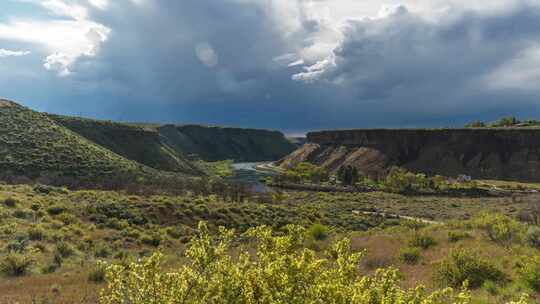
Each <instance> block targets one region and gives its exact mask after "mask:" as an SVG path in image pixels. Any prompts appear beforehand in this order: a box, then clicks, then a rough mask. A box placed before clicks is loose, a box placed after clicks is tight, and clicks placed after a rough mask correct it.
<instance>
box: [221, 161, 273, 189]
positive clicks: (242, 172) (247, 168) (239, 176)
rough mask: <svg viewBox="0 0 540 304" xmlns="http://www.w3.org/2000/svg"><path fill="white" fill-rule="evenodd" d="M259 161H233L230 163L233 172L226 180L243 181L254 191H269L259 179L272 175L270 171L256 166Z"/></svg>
mask: <svg viewBox="0 0 540 304" xmlns="http://www.w3.org/2000/svg"><path fill="white" fill-rule="evenodd" d="M260 164H261V163H235V164H233V165H232V167H233V170H234V174H233V175H232V176H230V177H228V178H227V180H228V181H231V182H237V183H244V184H247V185H249V186H251V187H252V189H253V190H255V191H256V192H269V191H271V189H270V188H268V187H267V186H266V185H265V184H264V182H262V181H261V179H263V178H265V177H269V176H272V173H269V172H266V171H261V170H258V169H257V166H258V165H260Z"/></svg>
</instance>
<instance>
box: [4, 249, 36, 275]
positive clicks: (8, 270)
mask: <svg viewBox="0 0 540 304" xmlns="http://www.w3.org/2000/svg"><path fill="white" fill-rule="evenodd" d="M33 264H34V259H32V258H31V257H30V256H28V255H26V254H21V253H9V254H7V255H6V256H4V257H3V258H2V260H1V261H0V273H2V274H4V275H6V276H9V277H19V276H23V275H26V274H28V272H29V271H30V268H31V267H32V265H33Z"/></svg>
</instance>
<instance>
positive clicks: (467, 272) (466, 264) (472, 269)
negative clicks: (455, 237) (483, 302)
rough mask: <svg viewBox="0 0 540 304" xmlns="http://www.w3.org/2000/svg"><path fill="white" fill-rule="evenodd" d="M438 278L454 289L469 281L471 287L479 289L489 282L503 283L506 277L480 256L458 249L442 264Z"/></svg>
mask: <svg viewBox="0 0 540 304" xmlns="http://www.w3.org/2000/svg"><path fill="white" fill-rule="evenodd" d="M436 278H437V279H438V280H439V281H440V282H441V283H443V284H445V285H450V286H453V287H459V286H462V285H463V283H464V282H465V281H468V282H469V286H470V287H472V288H477V287H480V286H482V284H483V283H484V282H485V281H487V280H490V281H493V282H499V281H502V280H503V279H504V278H505V275H504V273H503V272H502V271H500V270H499V269H498V268H497V267H495V266H494V265H493V264H491V263H490V262H488V261H487V260H485V259H483V258H481V257H480V256H479V255H478V254H476V253H474V252H471V251H468V250H465V249H456V250H453V251H452V252H450V254H449V255H448V257H446V258H445V259H444V260H443V261H442V262H441V264H440V266H439V269H438V270H437V273H436Z"/></svg>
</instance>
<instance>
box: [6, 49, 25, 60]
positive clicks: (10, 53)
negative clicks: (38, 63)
mask: <svg viewBox="0 0 540 304" xmlns="http://www.w3.org/2000/svg"><path fill="white" fill-rule="evenodd" d="M26 55H30V51H11V50H6V49H0V58H2V57H20V56H26Z"/></svg>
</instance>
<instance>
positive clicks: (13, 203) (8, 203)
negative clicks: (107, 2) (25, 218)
mask: <svg viewBox="0 0 540 304" xmlns="http://www.w3.org/2000/svg"><path fill="white" fill-rule="evenodd" d="M18 203H19V202H18V201H17V200H16V199H14V198H12V197H8V198H6V199H5V200H4V205H6V206H7V207H10V208H14V207H16V206H17V204H18Z"/></svg>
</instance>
